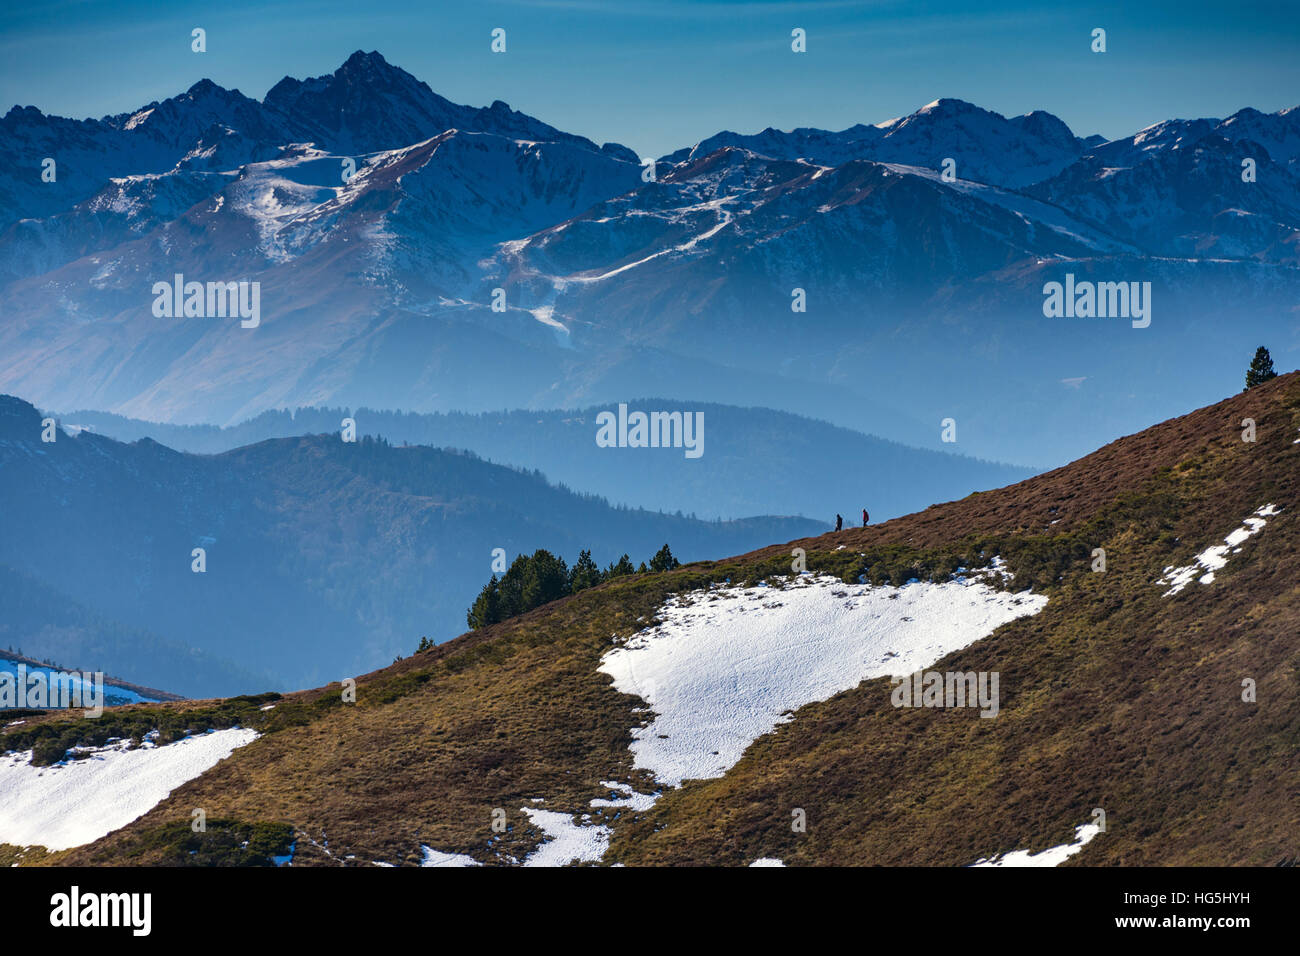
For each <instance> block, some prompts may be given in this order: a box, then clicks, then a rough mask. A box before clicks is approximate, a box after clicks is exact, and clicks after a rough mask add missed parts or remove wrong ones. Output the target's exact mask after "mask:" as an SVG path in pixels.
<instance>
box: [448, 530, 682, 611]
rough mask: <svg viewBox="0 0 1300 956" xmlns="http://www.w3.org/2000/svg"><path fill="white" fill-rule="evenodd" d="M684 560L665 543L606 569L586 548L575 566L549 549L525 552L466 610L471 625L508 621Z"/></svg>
mask: <svg viewBox="0 0 1300 956" xmlns="http://www.w3.org/2000/svg"><path fill="white" fill-rule="evenodd" d="M679 566H680V564H679V562H678V560H677V559H676V558H674V557H673V553H672V551H671V550H669V548H668V545H667V544H665V545H664V546H663V547H662V548H660V549H659V551H658V553H656V554H655V556H654V557H653V558H651V559H650V562H649V564H647V563H646V562H644V561H643V562H641V566H640V567H639V568H636V567H633V566H632V561H631V560H630V559H629V558H628V556H627V555H626V554H625V555H623V556H622V557H621V558H619V559H618V560H617V561H614V562H611V563H610V564H609V565H608V566H607V567H606V568H605V569H604V570H603V571H602V570H601V569H600V566H599V565H598V564H596V562H595V561H593V560H592V558H591V552H590V551H582V552H581V553H580V554H579V555H578V560H577V561H575V562H574V563H573V567H569V566H568V565H567V564H565V562H564V559H563V558H561V557H558V556H556V555H553V554H551V552H549V551H544V550H540V549H539V550H537V551H534V552H533V554H532V556H531V557H530V556H529V555H525V554H521V555H519V557H517V558H515V560H514V563H513V564H511V565H510V567H509V568H508V569H507V570H506V573H505V574H503V575H502V576H501V578H500V579H498V578H497V576H496V575H495V574H494V575H492V579H491V580H490V581H488V583H487V584H485V585H483V590H482V591H480V592H479V595H478V597H477V598H476V599H475V600H474V603H473V605H471V606H470V609H469V611H468V612H467V614H466V620H467V622H468V624H469V626H470V627H471V628H480V627H486V626H487V625H489V624H495V623H496V622H497V621H504V620H506V619H507V618H511V617H514V616H515V615H517V614H523V613H524V612H525V611H531V610H532V609H533V608H535V607H541V606H542V605H543V604H547V603H549V602H551V601H555V600H557V599H559V598H562V597H565V596H566V595H569V594H577V593H578V592H579V591H584V590H586V589H587V588H591V587H595V586H596V585H597V584H600V583H601V582H602V581H608V580H611V579H612V578H617V577H622V576H623V575H625V574H644V573H645V572H647V571H671V570H672V569H673V568H676V567H679Z"/></svg>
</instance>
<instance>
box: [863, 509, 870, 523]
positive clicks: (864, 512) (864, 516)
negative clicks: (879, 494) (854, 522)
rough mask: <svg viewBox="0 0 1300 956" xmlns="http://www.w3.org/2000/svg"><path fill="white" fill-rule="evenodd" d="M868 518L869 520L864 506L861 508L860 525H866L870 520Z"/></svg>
mask: <svg viewBox="0 0 1300 956" xmlns="http://www.w3.org/2000/svg"><path fill="white" fill-rule="evenodd" d="M870 520H871V516H870V515H868V514H867V509H866V508H863V509H862V527H864V528H865V527H866V526H867V522H868V521H870Z"/></svg>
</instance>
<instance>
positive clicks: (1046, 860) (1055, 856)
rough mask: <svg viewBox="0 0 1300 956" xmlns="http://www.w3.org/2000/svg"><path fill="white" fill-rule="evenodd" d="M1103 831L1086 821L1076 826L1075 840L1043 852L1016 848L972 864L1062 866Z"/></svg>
mask: <svg viewBox="0 0 1300 956" xmlns="http://www.w3.org/2000/svg"><path fill="white" fill-rule="evenodd" d="M1100 832H1101V825H1100V824H1097V823H1084V824H1082V825H1080V826H1077V827H1075V828H1074V842H1073V843H1064V844H1062V845H1061V846H1054V847H1051V848H1049V849H1046V850H1044V851H1043V852H1042V853H1030V852H1029V851H1028V850H1016V851H1014V852H1013V853H1008V854H1007V855H1006V856H1003V857H993V858H992V859H988V860H977V861H976V862H974V863H972V864H971V866H978V867H985V866H1060V865H1061V864H1062V863H1064V862H1065V861H1066V860H1068V859H1069V858H1070V857H1072V856H1074V854H1076V853H1078V852H1079V851H1080V850H1082V849H1083V848H1084V847H1085V846H1087V844H1088V841H1089V840H1091V839H1092V838H1093V837H1095V836H1096V835H1097V834H1098V833H1100Z"/></svg>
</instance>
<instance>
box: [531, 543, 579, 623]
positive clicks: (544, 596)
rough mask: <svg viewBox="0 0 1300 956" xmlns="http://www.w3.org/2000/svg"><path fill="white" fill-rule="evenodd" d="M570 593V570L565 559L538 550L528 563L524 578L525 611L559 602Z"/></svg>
mask: <svg viewBox="0 0 1300 956" xmlns="http://www.w3.org/2000/svg"><path fill="white" fill-rule="evenodd" d="M568 593H569V568H568V565H566V564H565V563H564V559H563V558H557V557H556V556H555V555H553V554H551V552H549V551H543V550H540V549H539V550H537V551H536V552H534V553H533V556H532V558H531V559H529V561H528V566H527V573H526V574H525V577H524V593H523V610H525V611H531V610H532V609H533V608H535V607H541V606H542V605H543V604H550V603H551V602H552V601H558V600H559V599H560V598H562V597H564V596H565V595H566V594H568Z"/></svg>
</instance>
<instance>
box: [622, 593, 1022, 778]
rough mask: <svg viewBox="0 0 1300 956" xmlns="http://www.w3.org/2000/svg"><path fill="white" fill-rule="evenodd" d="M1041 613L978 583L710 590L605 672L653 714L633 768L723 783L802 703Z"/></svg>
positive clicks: (671, 608) (908, 667)
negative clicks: (755, 745)
mask: <svg viewBox="0 0 1300 956" xmlns="http://www.w3.org/2000/svg"><path fill="white" fill-rule="evenodd" d="M1046 604H1047V598H1046V597H1043V596H1041V595H1035V594H1032V593H1030V592H1028V591H1026V592H1021V593H1018V594H1013V593H1010V592H1007V591H998V590H995V589H994V588H991V587H989V586H988V584H986V583H985V582H984V581H983V580H982V578H979V577H974V576H972V577H971V578H967V579H962V580H954V581H950V582H946V583H943V584H932V583H922V582H919V581H917V582H913V583H910V584H907V585H905V586H903V587H901V588H895V587H872V586H870V585H865V584H853V585H850V584H844V583H843V582H842V581H840V580H839V579H837V578H834V577H828V576H814V575H810V574H805V575H801V576H799V577H798V578H796V579H794V580H792V581H791V582H789V583H788V584H787V585H786V586H785V587H784V588H782V589H777V588H774V587H766V586H760V587H755V588H747V589H742V588H727V587H715V588H712V589H710V590H707V591H696V592H692V593H690V594H684V595H680V596H679V597H678V598H677V599H676V600H675V601H674V602H671V603H670V604H668V605H667V606H665V607H664V608H663V609H662V611H661V612H660V620H661V623H660V624H659V626H657V627H655V628H652V629H649V630H646V631H642V632H641V633H640V634H637V635H636V636H635V637H633V638H632V639H630V640H629V641H628V642H627V643H626V644H625V645H624V646H622V647H620V648H617V649H615V650H613V651H611V652H609V653H608V654H606V655H605V657H604V658H603V659H602V661H601V665H600V670H601V671H603V672H604V673H606V674H609V675H610V676H611V677H613V678H614V687H615V688H616V689H617V690H619V691H621V692H623V693H625V694H633V695H635V696H637V697H640V698H642V699H643V700H645V701H646V703H647V704H649V705H650V707H651V709H652V710H653V711H654V712H655V714H656V717H655V719H654V721H653V723H651V724H649V725H648V726H646V727H642V728H637V729H636V730H634V731H633V737H634V740H633V742H632V745H631V749H632V752H633V754H634V755H635V756H634V765H635V766H636V767H638V768H645V769H647V770H649V771H650V772H651V773H653V774H654V776H655V778H656V779H657V780H659V781H660V782H661V783H663V784H664V785H665V786H669V787H677V786H680V785H681V784H682V782H683V781H685V780H692V779H703V778H710V777H721V776H722V775H723V774H724V773H726V772H727V770H728V769H730V768H731V767H732V766H733V765H734V764H735V763H736V762H737V761H738V760H740V757H741V755H742V754H743V753H744V752H745V750H746V749H747V748H748V747H749V745H750V744H751V743H753V742H754V740H755V739H757V738H758V737H759V736H761V735H763V734H765V733H768V732H769V731H771V730H773V729H774V728H775V727H776V726H777V725H778V724H781V723H785V722H787V721H789V720H790V719H792V718H791V712H793V711H795V710H797V709H798V708H800V707H803V706H804V705H805V704H811V703H813V702H815V701H820V700H826V699H828V698H829V697H832V696H834V695H835V694H837V693H839V692H840V691H844V690H849V689H851V688H853V687H856V686H857V685H858V684H860V683H861V682H862V681H864V680H867V679H869V678H874V677H884V676H891V675H905V674H911V673H913V672H914V671H918V670H921V669H923V668H925V667H927V666H929V665H930V664H933V663H934V662H935V661H937V660H939V659H940V658H942V657H944V656H945V655H947V654H950V653H952V652H953V651H956V650H960V649H961V648H963V647H967V646H969V645H970V644H973V643H974V642H975V641H978V640H979V639H980V638H983V637H987V636H988V635H990V634H992V633H993V631H994V630H996V629H997V628H998V627H1000V626H1001V625H1003V624H1006V623H1008V622H1009V621H1014V620H1016V619H1017V618H1020V617H1026V616H1028V615H1031V614H1037V613H1038V612H1039V611H1041V610H1042V609H1043V608H1044V607H1045V606H1046Z"/></svg>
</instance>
